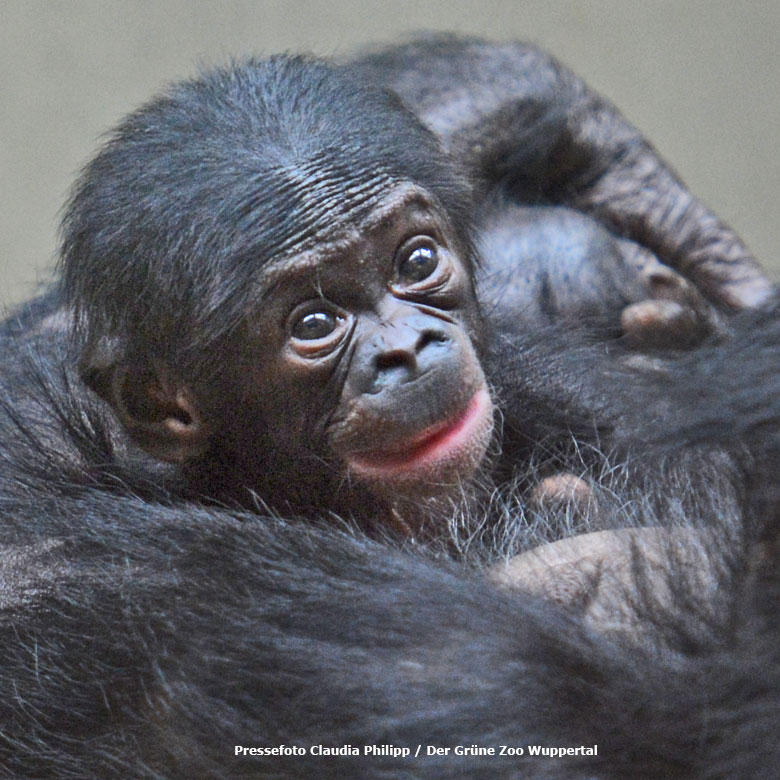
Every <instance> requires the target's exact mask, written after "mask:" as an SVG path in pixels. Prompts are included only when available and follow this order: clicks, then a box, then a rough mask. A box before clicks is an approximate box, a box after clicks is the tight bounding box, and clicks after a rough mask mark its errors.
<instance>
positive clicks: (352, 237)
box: [262, 183, 432, 294]
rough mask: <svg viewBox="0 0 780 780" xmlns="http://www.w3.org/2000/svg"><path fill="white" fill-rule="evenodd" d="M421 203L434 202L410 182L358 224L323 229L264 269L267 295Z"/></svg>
mask: <svg viewBox="0 0 780 780" xmlns="http://www.w3.org/2000/svg"><path fill="white" fill-rule="evenodd" d="M413 206H419V207H421V208H428V209H430V208H431V206H432V204H431V201H430V199H429V198H428V197H427V195H426V194H425V192H424V191H423V190H422V189H421V188H419V187H417V186H416V185H413V184H410V183H403V184H400V185H396V186H395V187H393V188H392V189H390V190H389V191H388V193H387V195H386V196H384V197H382V200H381V202H380V204H379V206H377V207H376V208H374V209H372V210H371V211H370V212H369V214H368V215H367V216H366V217H365V218H364V219H362V220H360V221H359V222H358V223H357V224H355V225H351V224H346V225H344V226H341V229H340V232H339V233H337V234H336V236H335V237H334V235H333V225H332V224H330V225H329V229H323V230H322V231H321V240H319V241H317V240H316V236H313V237H312V238H313V240H312V241H307V242H306V243H305V245H304V247H303V248H301V247H298V248H297V251H288V252H283V253H282V254H281V256H279V257H278V258H276V259H274V260H272V261H271V262H270V263H268V264H267V265H266V266H265V267H264V268H263V284H262V286H263V288H264V289H263V294H268V293H270V292H272V291H273V290H274V289H275V288H277V287H278V286H279V285H280V284H282V283H283V282H284V281H286V280H287V279H291V278H297V277H299V276H303V275H306V274H308V273H311V271H313V270H315V269H316V268H317V267H319V266H321V265H322V263H323V262H324V261H326V260H327V259H328V258H332V257H338V256H342V255H344V254H346V253H348V252H349V251H350V250H352V249H354V247H355V246H357V245H358V244H359V243H360V242H361V241H362V240H363V239H364V238H365V236H366V234H367V233H370V232H371V231H372V230H374V229H376V228H377V227H379V226H380V225H381V223H382V222H383V221H385V220H386V219H388V217H390V216H391V215H392V214H395V213H397V212H398V211H400V210H402V209H404V208H411V207H413Z"/></svg>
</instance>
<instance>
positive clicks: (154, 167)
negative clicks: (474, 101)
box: [61, 56, 471, 371]
mask: <svg viewBox="0 0 780 780" xmlns="http://www.w3.org/2000/svg"><path fill="white" fill-rule="evenodd" d="M404 181H406V182H412V183H415V184H417V185H419V186H420V187H422V188H423V189H424V190H426V191H427V192H428V193H429V194H431V195H432V196H433V198H434V199H435V200H438V201H439V204H440V206H441V207H442V208H443V210H444V211H445V212H446V213H447V215H448V217H449V219H450V220H451V221H452V224H453V226H454V228H455V230H456V231H457V232H458V233H459V235H460V240H461V241H462V243H463V246H464V247H465V248H466V249H467V250H468V251H467V254H468V255H469V256H470V255H471V249H470V247H471V237H470V235H469V232H470V228H469V225H470V217H469V213H470V211H469V208H468V204H469V197H470V194H469V189H468V185H467V183H466V181H465V179H464V177H463V176H462V175H461V174H460V173H459V171H458V170H457V169H456V167H455V166H454V164H453V163H452V162H451V161H450V160H449V158H447V157H446V156H445V155H444V153H443V152H442V150H441V149H440V147H439V143H438V141H437V139H436V138H435V137H434V136H433V134H432V133H430V132H429V131H428V130H427V129H426V128H424V127H423V126H422V125H421V124H420V122H419V121H418V120H417V119H416V117H415V116H414V115H413V114H412V113H411V112H410V111H408V110H407V109H406V108H405V107H404V106H403V104H402V103H401V102H400V100H399V99H398V98H397V97H396V96H395V95H393V94H392V93H390V92H388V91H384V90H381V89H377V88H373V87H370V86H367V85H366V84H364V83H361V82H359V81H358V80H357V79H356V78H354V77H352V76H351V75H350V74H349V72H348V70H344V69H338V68H334V67H331V66H329V65H327V64H325V63H322V62H319V61H316V60H312V59H308V58H304V57H289V56H278V57H272V58H270V59H268V60H249V61H247V62H244V63H240V64H233V65H230V66H228V67H224V68H221V69H216V70H212V71H209V72H208V73H206V74H205V75H203V76H201V77H200V78H196V79H193V80H190V81H185V82H183V83H180V84H177V85H175V86H173V87H172V88H171V89H169V90H168V91H167V92H166V93H164V94H163V95H161V96H159V97H157V98H156V99H154V100H152V101H151V102H149V103H148V104H147V105H145V106H143V107H142V108H141V109H139V110H138V111H136V112H135V113H133V114H131V115H130V116H129V117H128V118H127V119H126V120H125V121H124V122H123V123H122V124H121V125H120V126H119V127H118V128H117V129H116V131H115V132H114V133H113V134H112V135H111V137H110V138H109V140H108V142H107V143H106V145H105V146H104V148H103V149H102V151H101V152H100V153H99V154H98V155H97V156H96V158H95V159H94V160H93V161H92V162H91V163H90V164H89V165H88V166H87V167H86V168H85V170H84V172H83V174H82V176H81V177H80V179H79V181H78V182H77V185H76V187H75V189H74V191H73V194H72V197H71V199H70V202H69V204H68V206H67V209H66V213H65V218H64V221H63V227H62V251H61V265H62V277H63V285H64V291H65V294H66V296H67V300H68V301H69V302H70V304H71V306H72V307H73V309H74V312H75V317H76V318H75V321H76V324H77V327H78V330H79V333H80V335H81V337H82V338H83V341H82V344H85V345H86V354H88V355H89V356H90V361H92V362H93V363H95V362H97V363H99V362H100V360H101V357H100V355H101V354H104V353H106V352H111V353H113V354H114V355H115V354H116V353H117V352H119V353H121V354H123V355H124V356H131V355H137V357H139V358H147V359H148V358H149V357H151V356H154V357H155V358H161V359H168V360H170V359H171V358H174V357H175V359H176V362H177V364H178V365H179V366H184V367H186V366H189V367H190V368H191V370H198V371H202V370H204V369H208V368H210V367H211V365H212V363H213V361H211V360H210V359H209V355H213V354H214V351H215V350H218V349H219V348H220V345H221V343H222V342H223V340H224V338H225V337H226V336H229V334H230V333H231V332H232V331H233V330H234V329H235V328H236V327H237V326H238V325H239V324H240V323H241V322H242V320H243V319H245V317H246V313H247V311H251V308H252V305H253V304H254V305H257V301H253V300H252V291H253V289H254V286H253V284H252V281H253V279H254V278H255V275H256V274H257V273H258V271H259V270H260V269H262V267H263V266H264V265H265V264H266V263H267V262H268V261H269V260H271V259H276V258H279V257H284V256H285V254H287V253H292V252H293V251H295V252H300V251H304V250H306V249H307V248H308V247H310V246H316V245H317V244H320V243H322V242H324V241H325V240H329V241H338V240H339V238H340V235H339V231H340V230H342V231H343V230H344V229H345V228H346V227H349V226H354V225H355V224H356V223H357V222H359V221H360V219H361V218H362V217H364V216H365V215H366V214H367V212H368V210H369V209H370V207H371V206H372V205H374V204H375V202H376V201H377V199H378V197H379V196H380V195H382V194H383V193H384V192H385V191H386V190H387V189H388V188H389V187H390V186H391V185H393V184H395V183H398V182H404Z"/></svg>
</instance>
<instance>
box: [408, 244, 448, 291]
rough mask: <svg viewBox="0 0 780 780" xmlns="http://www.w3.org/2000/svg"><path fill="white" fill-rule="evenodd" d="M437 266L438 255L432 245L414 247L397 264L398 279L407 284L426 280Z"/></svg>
mask: <svg viewBox="0 0 780 780" xmlns="http://www.w3.org/2000/svg"><path fill="white" fill-rule="evenodd" d="M438 265H439V254H438V252H437V251H436V247H435V246H433V245H432V244H422V245H419V246H416V247H414V248H413V249H412V250H411V251H410V252H409V253H408V254H407V255H406V257H404V258H403V259H402V260H401V262H400V263H399V264H398V278H399V279H400V280H401V281H402V282H406V283H407V284H416V283H417V282H421V281H422V280H423V279H427V278H428V277H429V276H430V275H431V274H432V273H433V272H434V271H435V270H436V267H437V266H438Z"/></svg>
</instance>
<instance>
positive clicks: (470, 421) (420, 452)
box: [350, 389, 489, 474]
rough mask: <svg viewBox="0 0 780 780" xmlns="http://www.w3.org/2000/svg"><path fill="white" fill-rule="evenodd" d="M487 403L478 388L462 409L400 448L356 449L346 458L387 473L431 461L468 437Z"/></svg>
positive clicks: (361, 467)
mask: <svg viewBox="0 0 780 780" xmlns="http://www.w3.org/2000/svg"><path fill="white" fill-rule="evenodd" d="M488 407H489V396H488V393H487V391H486V390H484V389H480V390H478V391H477V392H476V393H475V394H474V396H473V397H472V399H471V401H470V402H469V405H468V406H467V407H466V409H465V410H464V411H463V412H461V413H460V414H458V415H457V416H456V417H455V418H454V419H451V420H445V421H444V422H442V423H437V424H436V425H434V426H431V428H429V429H428V430H426V431H423V432H422V433H421V434H419V435H418V436H416V437H415V438H414V439H413V440H412V442H411V444H410V446H409V447H408V448H406V449H405V450H403V452H397V453H387V452H376V453H360V454H358V455H353V456H352V457H351V458H350V465H351V466H352V467H353V468H354V469H355V470H356V471H361V472H380V473H382V474H388V473H390V472H394V471H408V470H411V469H413V468H418V467H420V466H423V465H426V464H429V463H433V462H435V461H437V460H440V459H441V458H443V457H444V456H446V455H447V454H449V453H450V452H452V451H453V450H455V449H457V448H458V447H459V446H460V445H461V444H464V443H465V442H468V441H469V440H470V439H471V436H472V434H473V432H474V429H475V428H476V427H477V426H478V425H479V424H480V421H481V420H482V417H483V416H484V414H485V413H486V410H487V408H488Z"/></svg>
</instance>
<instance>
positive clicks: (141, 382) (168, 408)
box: [80, 344, 211, 463]
mask: <svg viewBox="0 0 780 780" xmlns="http://www.w3.org/2000/svg"><path fill="white" fill-rule="evenodd" d="M117 352H118V350H116V351H114V350H112V349H111V345H109V344H106V345H102V347H101V348H100V349H96V350H93V351H92V353H91V355H89V356H88V357H86V358H84V359H83V360H82V361H81V364H80V372H81V377H82V379H83V380H84V383H85V384H86V385H87V386H88V387H89V388H90V389H92V390H94V391H95V392H96V393H97V394H98V395H99V396H100V397H101V398H102V399H103V400H104V401H106V402H107V403H108V404H109V405H110V406H111V407H112V408H113V410H114V412H115V413H116V415H117V417H118V418H119V420H120V422H121V423H122V425H123V426H124V428H125V430H126V431H127V432H128V434H129V435H130V436H131V437H132V438H133V440H134V441H135V442H136V443H137V444H138V445H139V446H140V447H142V448H143V449H144V450H145V451H146V452H148V453H149V454H150V455H152V456H153V457H155V458H158V459H160V460H164V461H169V462H171V463H183V462H184V461H188V460H192V459H194V458H196V457H198V456H200V455H202V454H203V453H204V452H205V451H206V450H207V449H208V446H209V443H210V440H211V427H210V426H209V425H208V424H207V423H206V421H205V419H204V418H203V415H202V414H201V412H200V409H199V406H198V403H197V399H196V398H195V396H194V394H193V393H192V391H191V390H190V388H189V387H187V386H186V385H185V384H183V383H181V382H179V381H177V380H176V379H174V378H173V374H172V372H171V371H169V370H168V368H167V367H166V366H165V365H164V364H162V363H160V362H157V361H155V362H153V363H145V364H138V363H130V362H126V361H125V360H123V359H121V358H118V355H117V354H116V353H117ZM117 358H118V359H117Z"/></svg>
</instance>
